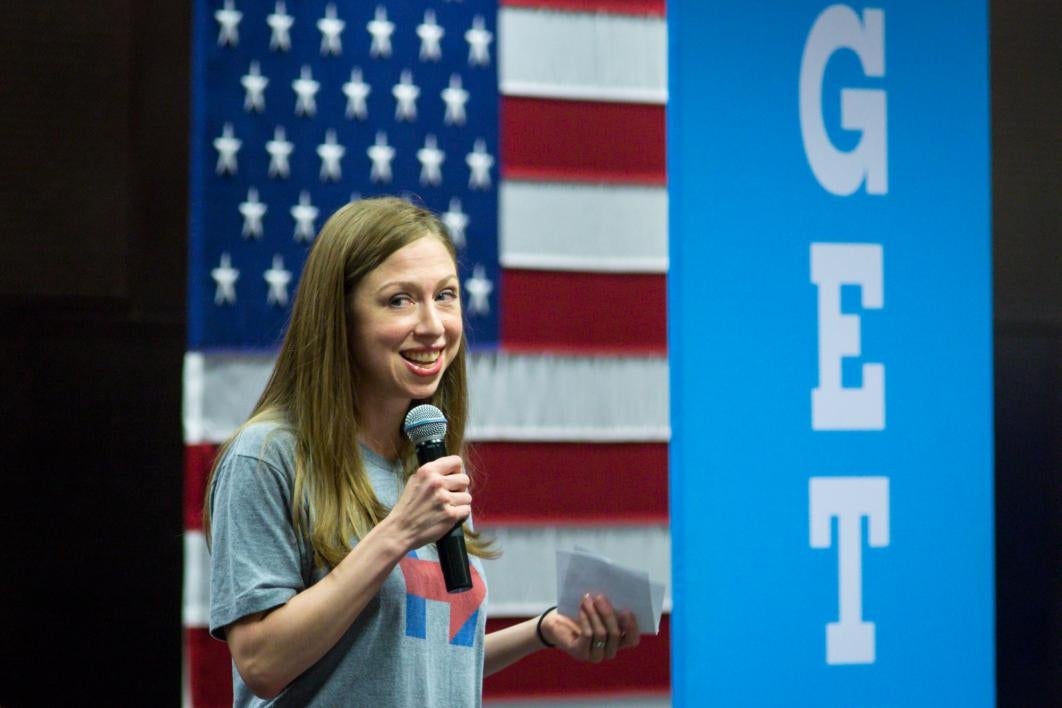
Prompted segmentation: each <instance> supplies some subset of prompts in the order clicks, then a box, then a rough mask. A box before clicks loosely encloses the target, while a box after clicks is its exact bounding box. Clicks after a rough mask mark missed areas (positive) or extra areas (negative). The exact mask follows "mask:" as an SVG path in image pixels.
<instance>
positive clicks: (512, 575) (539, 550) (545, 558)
mask: <svg viewBox="0 0 1062 708" xmlns="http://www.w3.org/2000/svg"><path fill="white" fill-rule="evenodd" d="M544 483H545V484H548V480H545V481H544ZM481 531H483V532H484V533H485V534H486V535H487V536H489V537H492V538H494V539H495V540H496V541H497V544H498V547H499V548H500V549H501V551H502V556H501V558H498V559H497V560H492V561H487V562H486V573H487V587H488V588H489V592H488V594H487V616H488V617H530V616H532V615H536V614H538V613H540V612H542V610H543V608H546V607H549V606H550V605H555V604H557V551H558V550H561V551H570V550H573V549H574V548H575V547H576V546H581V547H583V548H586V549H589V550H591V551H594V552H595V553H599V554H600V555H603V556H605V557H607V558H608V559H610V560H612V561H613V562H615V563H618V564H619V565H623V566H627V567H630V568H635V569H638V570H644V571H646V572H648V573H649V578H650V580H653V581H656V582H662V583H664V584H665V587H666V591H665V595H664V610H665V611H670V609H671V538H670V535H669V533H668V528H667V526H666V525H642V524H639V525H632V526H490V527H487V526H485V527H484V528H482V529H481Z"/></svg>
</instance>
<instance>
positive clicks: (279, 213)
mask: <svg viewBox="0 0 1062 708" xmlns="http://www.w3.org/2000/svg"><path fill="white" fill-rule="evenodd" d="M496 18H497V3H496V1H495V0H461V1H458V2H451V1H449V0H446V1H444V0H437V1H435V2H413V1H412V0H409V1H404V2H402V1H396V0H391V1H388V2H379V3H366V2H355V1H353V0H348V1H346V2H344V1H336V2H324V1H323V0H322V1H317V0H311V1H305V2H300V1H297V0H289V1H288V2H275V3H269V2H250V1H249V0H198V2H197V3H196V17H195V23H196V28H195V36H196V38H197V39H196V42H197V44H196V47H195V53H194V68H193V73H194V76H193V82H194V84H193V91H194V96H193V120H192V146H191V150H192V164H191V180H192V184H191V205H190V214H191V217H190V227H189V229H190V234H189V244H190V246H189V247H190V254H189V261H190V262H189V278H190V282H189V295H188V307H189V317H188V324H189V331H188V344H189V348H190V349H193V350H202V349H248V348H251V349H271V348H273V347H275V346H276V345H277V344H279V341H280V338H281V336H282V334H283V329H284V326H285V324H286V322H287V319H288V315H289V313H290V306H291V300H292V298H293V296H294V292H295V288H296V286H297V281H298V274H299V273H300V271H301V270H302V265H303V262H304V260H305V258H306V254H307V252H308V251H309V248H310V246H311V245H312V244H313V239H314V237H315V235H316V233H317V232H318V230H319V229H320V228H321V226H322V225H323V224H324V221H325V220H326V219H327V218H328V216H329V215H330V214H331V213H332V212H334V211H335V210H336V209H338V208H339V207H340V206H342V205H343V204H345V203H347V202H349V201H351V200H355V199H358V198H361V197H370V196H376V195H380V194H400V195H405V196H406V197H407V198H410V199H412V200H414V201H417V202H420V203H423V204H424V205H425V206H426V207H427V208H429V209H431V210H432V211H434V212H435V213H437V214H439V215H440V216H441V217H442V219H443V221H444V222H445V223H446V224H447V226H448V227H449V229H450V233H451V235H452V237H453V239H454V242H455V244H456V245H457V248H458V254H459V260H460V266H461V280H462V285H463V288H464V292H465V300H464V306H465V311H466V315H467V320H468V323H469V328H468V329H469V336H470V339H472V341H473V342H474V343H475V344H476V345H477V346H481V347H482V346H488V347H489V346H493V345H496V343H497V341H498V313H497V309H498V307H497V303H498V302H499V299H498V285H497V284H498V282H499V265H498V238H497V231H498V216H497V214H498V192H497V188H498V162H497V154H498V78H497V68H496V57H497V52H496V44H495V39H496Z"/></svg>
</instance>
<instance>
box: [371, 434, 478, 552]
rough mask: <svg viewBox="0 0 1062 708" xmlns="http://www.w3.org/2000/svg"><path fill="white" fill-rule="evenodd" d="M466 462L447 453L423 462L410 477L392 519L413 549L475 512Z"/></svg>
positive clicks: (441, 535) (442, 534) (390, 515)
mask: <svg viewBox="0 0 1062 708" xmlns="http://www.w3.org/2000/svg"><path fill="white" fill-rule="evenodd" d="M468 485H469V478H468V475H467V474H465V465H464V462H462V460H461V458H460V457H458V456H457V455H447V456H446V457H440V458H439V459H437V460H434V461H432V462H429V463H427V464H426V465H421V466H420V468H419V469H418V470H417V471H416V472H414V473H413V475H412V476H411V477H410V478H409V479H408V480H406V488H405V489H404V490H402V494H401V495H400V496H399V498H398V503H397V504H395V506H394V508H393V509H392V510H391V513H390V514H388V519H390V520H391V521H392V522H393V523H395V524H396V525H397V528H398V529H399V530H400V531H401V533H402V534H403V537H404V538H405V539H406V543H407V544H408V547H409V549H410V550H412V549H414V548H420V547H421V546H423V545H424V544H426V543H431V542H434V541H438V540H439V539H440V538H442V537H443V536H444V535H445V534H446V533H447V532H448V531H449V530H450V529H452V528H453V527H454V526H455V525H457V524H459V523H461V522H462V521H464V520H465V519H467V518H468V516H469V514H471V513H472V495H471V494H469V493H468Z"/></svg>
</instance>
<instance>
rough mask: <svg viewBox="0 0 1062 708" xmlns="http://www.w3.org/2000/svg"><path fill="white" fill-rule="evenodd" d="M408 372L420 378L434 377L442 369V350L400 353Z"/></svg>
mask: <svg viewBox="0 0 1062 708" xmlns="http://www.w3.org/2000/svg"><path fill="white" fill-rule="evenodd" d="M401 354H402V358H403V359H405V360H406V363H407V365H408V366H409V368H410V370H412V371H413V373H415V374H419V375H421V376H434V375H435V374H436V373H438V372H439V370H440V369H441V368H442V360H443V357H442V350H441V349H431V350H427V351H425V350H410V351H404V352H401Z"/></svg>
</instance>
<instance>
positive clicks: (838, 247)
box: [668, 0, 995, 706]
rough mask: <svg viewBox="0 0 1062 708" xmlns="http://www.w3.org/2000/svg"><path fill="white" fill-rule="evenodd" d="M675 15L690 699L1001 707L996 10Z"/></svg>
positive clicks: (678, 344)
mask: <svg viewBox="0 0 1062 708" xmlns="http://www.w3.org/2000/svg"><path fill="white" fill-rule="evenodd" d="M668 13H669V18H668V20H669V21H668V25H669V31H670V36H669V46H670V49H669V51H670V56H669V67H670V69H669V70H670V99H669V107H668V143H669V144H668V160H669V167H668V169H669V185H670V199H671V213H670V224H671V236H670V244H671V246H670V264H671V266H670V268H671V270H670V276H669V285H668V302H669V333H670V334H669V337H670V340H669V351H670V366H671V397H672V398H671V401H672V402H671V427H672V444H671V518H672V543H673V572H674V578H673V582H674V614H673V622H672V627H673V629H672V632H673V652H672V667H673V673H672V683H673V696H674V701H675V705H679V706H683V705H688V706H692V705H698V706H699V705H719V706H739V705H740V706H780V705H786V706H803V705H806V706H873V705H881V706H885V705H889V706H900V705H903V706H913V705H932V706H938V705H962V706H984V705H992V704H993V703H994V698H995V682H994V664H995V661H994V632H993V627H994V599H993V556H992V550H993V528H992V518H993V517H992V511H993V500H992V485H993V480H992V454H993V450H992V397H991V396H992V391H991V386H992V370H991V351H992V350H991V325H992V321H991V315H992V310H991V263H990V256H991V251H990V230H991V225H990V213H991V212H990V210H991V200H990V188H989V176H990V170H989V142H988V138H989V126H988V110H989V98H988V15H987V4H986V3H985V2H974V3H969V2H961V3H960V2H954V1H951V2H943V3H932V4H926V3H918V2H912V1H910V0H907V1H902V2H901V1H883V2H877V3H875V4H874V5H873V6H864V5H846V4H834V5H830V4H828V3H824V2H809V1H798V0H794V1H792V2H784V3H782V2H762V1H760V2H756V1H752V2H749V1H747V0H742V1H740V2H738V1H736V0H735V1H732V2H717V1H711V2H709V1H705V0H671V1H670V2H669V3H668Z"/></svg>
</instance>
